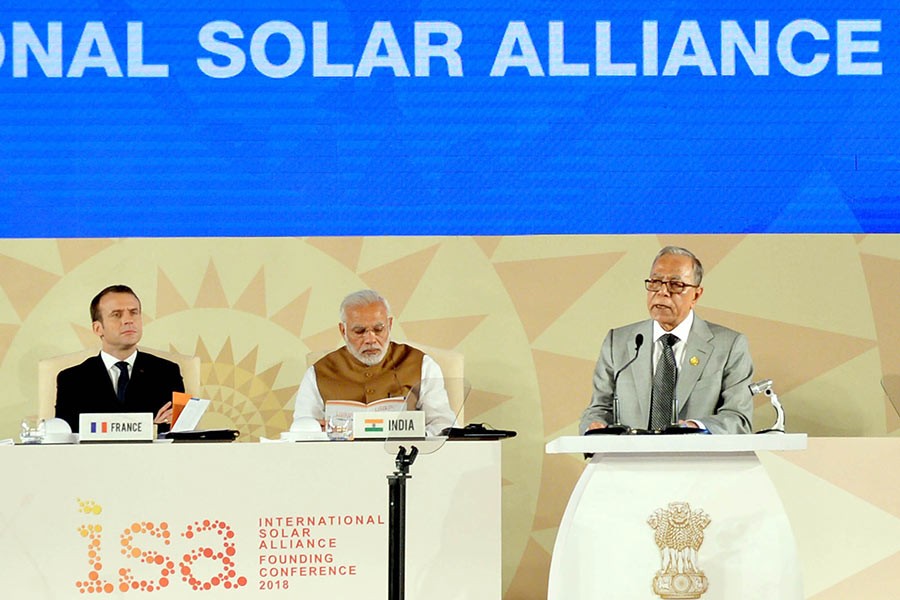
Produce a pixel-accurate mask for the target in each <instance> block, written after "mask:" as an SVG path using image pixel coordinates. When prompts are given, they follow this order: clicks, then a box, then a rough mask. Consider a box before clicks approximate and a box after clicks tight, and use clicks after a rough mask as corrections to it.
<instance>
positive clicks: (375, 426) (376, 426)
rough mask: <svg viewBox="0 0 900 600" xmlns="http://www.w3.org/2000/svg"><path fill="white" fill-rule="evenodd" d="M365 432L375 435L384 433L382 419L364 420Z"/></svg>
mask: <svg viewBox="0 0 900 600" xmlns="http://www.w3.org/2000/svg"><path fill="white" fill-rule="evenodd" d="M365 425H366V431H367V432H371V433H375V432H381V431H384V419H376V418H367V419H365Z"/></svg>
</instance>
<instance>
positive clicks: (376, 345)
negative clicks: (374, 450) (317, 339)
mask: <svg viewBox="0 0 900 600" xmlns="http://www.w3.org/2000/svg"><path fill="white" fill-rule="evenodd" d="M393 322H394V317H393V316H391V309H390V305H389V304H388V302H387V300H385V299H384V297H382V296H381V295H380V294H379V293H378V292H376V291H374V290H361V291H358V292H354V293H352V294H350V295H349V296H347V297H346V298H344V301H343V302H341V322H340V323H339V324H338V329H339V330H340V332H341V337H342V338H344V342H345V345H344V346H342V347H341V348H338V349H337V350H335V351H334V352H330V353H328V354H326V355H325V356H323V357H322V358H320V359H319V360H318V361H316V363H315V364H314V365H313V366H311V367H310V368H309V369H307V371H306V374H305V375H304V376H303V380H302V381H301V382H300V390H299V391H298V392H297V399H296V402H295V406H294V420H295V421H297V419H300V418H303V417H313V418H315V419H317V420H318V421H319V422H320V423H323V426H324V418H325V402H328V401H331V400H341V401H350V402H355V403H358V404H359V405H360V406H361V407H362V406H368V405H370V404H371V403H373V402H376V401H378V400H383V399H386V398H398V399H404V398H405V399H406V400H407V402H408V406H407V410H422V411H424V412H425V430H426V431H427V432H428V433H429V434H431V435H436V434H439V433H440V432H441V431H442V430H443V429H444V428H446V427H450V426H452V425H453V422H454V420H455V415H454V414H453V411H452V410H451V409H450V403H449V401H448V398H447V390H446V389H445V388H444V376H443V373H442V372H441V368H440V367H439V366H438V364H437V363H436V362H435V361H434V360H433V359H432V358H431V357H430V356H428V355H427V354H425V353H423V352H422V351H421V350H419V349H417V348H413V347H412V346H408V345H406V344H398V343H396V342H393V341H391V326H392V325H393Z"/></svg>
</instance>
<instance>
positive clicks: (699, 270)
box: [650, 246, 703, 285]
mask: <svg viewBox="0 0 900 600" xmlns="http://www.w3.org/2000/svg"><path fill="white" fill-rule="evenodd" d="M667 254H674V255H676V256H687V257H688V258H690V259H691V261H692V262H693V263H694V268H693V271H694V285H700V282H701V281H703V264H702V263H701V262H700V259H699V258H697V257H696V256H694V253H693V252H691V251H690V250H688V249H687V248H682V247H681V246H666V247H665V248H663V249H662V250H660V251H659V252H658V253H657V254H656V258H654V259H653V263H652V264H651V265H650V268H651V269H652V268H653V265H655V264H656V261H658V260H659V259H660V257H663V256H666V255H667Z"/></svg>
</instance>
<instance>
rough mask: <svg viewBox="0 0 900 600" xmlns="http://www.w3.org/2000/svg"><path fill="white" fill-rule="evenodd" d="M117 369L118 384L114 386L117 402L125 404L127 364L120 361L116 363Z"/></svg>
mask: <svg viewBox="0 0 900 600" xmlns="http://www.w3.org/2000/svg"><path fill="white" fill-rule="evenodd" d="M116 366H117V367H118V368H119V383H118V385H116V397H117V398H118V399H119V402H125V388H127V387H128V363H127V362H125V361H124V360H120V361H119V362H117V363H116Z"/></svg>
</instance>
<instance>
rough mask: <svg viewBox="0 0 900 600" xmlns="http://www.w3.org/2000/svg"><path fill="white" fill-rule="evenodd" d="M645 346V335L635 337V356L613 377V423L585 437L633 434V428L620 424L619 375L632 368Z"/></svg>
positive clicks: (591, 430) (593, 430)
mask: <svg viewBox="0 0 900 600" xmlns="http://www.w3.org/2000/svg"><path fill="white" fill-rule="evenodd" d="M643 345H644V334H642V333H639V334H637V335H636V336H634V356H632V357H631V360H629V361H628V362H627V363H625V364H624V365H622V368H621V369H619V370H618V371H616V373H615V375H613V423H612V424H611V425H607V426H606V427H601V428H600V429H589V430H588V431H585V432H584V434H585V435H622V434H623V433H631V427H629V426H628V425H623V424H621V423H619V385H618V383H619V375H621V374H622V372H623V371H624V370H625V369H627V368H628V367H630V366H631V364H632V363H633V362H634V361H636V360H637V358H638V356H639V355H640V353H641V346H643Z"/></svg>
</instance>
